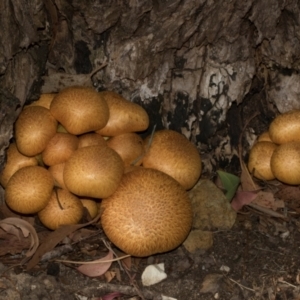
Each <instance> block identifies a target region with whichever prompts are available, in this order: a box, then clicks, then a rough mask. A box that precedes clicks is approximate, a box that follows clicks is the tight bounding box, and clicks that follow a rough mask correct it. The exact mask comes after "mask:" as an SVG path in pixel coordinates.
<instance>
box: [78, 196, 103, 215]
mask: <svg viewBox="0 0 300 300" xmlns="http://www.w3.org/2000/svg"><path fill="white" fill-rule="evenodd" d="M80 201H81V203H82V205H83V207H85V208H86V209H87V211H88V213H89V214H90V217H91V218H92V219H94V218H95V217H96V216H97V215H98V213H99V202H96V200H94V199H90V198H80Z"/></svg>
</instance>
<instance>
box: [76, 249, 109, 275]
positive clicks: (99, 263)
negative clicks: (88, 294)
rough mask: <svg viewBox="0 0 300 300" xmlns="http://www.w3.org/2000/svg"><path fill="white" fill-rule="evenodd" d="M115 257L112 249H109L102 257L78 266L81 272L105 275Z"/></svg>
mask: <svg viewBox="0 0 300 300" xmlns="http://www.w3.org/2000/svg"><path fill="white" fill-rule="evenodd" d="M112 259H113V253H112V251H109V252H108V254H107V255H106V256H104V257H102V258H100V259H97V260H93V261H92V262H90V263H91V264H84V265H81V266H79V267H78V268H77V270H78V271H79V272H81V273H82V274H84V275H87V276H89V277H98V276H101V275H103V274H104V273H105V272H106V271H107V270H108V269H109V268H110V266H111V264H112V262H111V261H110V260H112Z"/></svg>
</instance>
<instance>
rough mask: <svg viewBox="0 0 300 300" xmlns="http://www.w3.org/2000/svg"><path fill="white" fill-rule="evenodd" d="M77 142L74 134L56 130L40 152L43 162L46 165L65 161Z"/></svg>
mask: <svg viewBox="0 0 300 300" xmlns="http://www.w3.org/2000/svg"><path fill="white" fill-rule="evenodd" d="M78 143H79V141H78V137H77V136H76V135H73V134H70V133H62V132H57V133H56V134H55V135H54V136H53V138H52V139H51V140H50V141H49V143H48V144H47V146H46V148H45V149H44V151H43V152H42V159H43V162H44V163H45V164H46V165H47V166H52V165H57V164H61V163H63V162H65V161H66V160H68V159H69V157H70V156H71V154H72V153H73V152H74V151H75V150H76V149H77V148H78Z"/></svg>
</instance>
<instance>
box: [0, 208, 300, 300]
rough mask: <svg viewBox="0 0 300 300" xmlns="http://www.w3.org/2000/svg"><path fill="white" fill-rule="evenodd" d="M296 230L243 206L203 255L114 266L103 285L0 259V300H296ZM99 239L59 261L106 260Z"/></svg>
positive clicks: (50, 265)
mask: <svg viewBox="0 0 300 300" xmlns="http://www.w3.org/2000/svg"><path fill="white" fill-rule="evenodd" d="M292 220H295V219H292ZM298 225H299V224H298V223H297V221H294V222H292V221H291V222H290V223H287V222H283V221H281V220H279V219H275V218H271V217H269V216H266V215H264V214H261V213H259V212H257V211H253V210H251V209H250V208H245V209H244V210H243V212H241V213H239V214H238V217H237V221H236V223H235V225H234V227H233V228H232V229H231V230H229V231H217V232H215V233H214V245H213V247H212V248H211V249H209V250H208V251H199V252H198V253H193V254H191V253H188V252H187V251H186V250H185V249H184V247H179V248H178V249H176V250H174V251H171V252H169V253H164V254H160V255H155V256H152V257H148V258H143V259H132V261H131V263H132V265H131V269H130V270H126V269H124V268H123V267H122V265H121V264H119V263H117V262H115V263H113V265H112V266H111V268H110V270H111V271H112V273H111V274H115V275H116V276H115V277H114V278H113V279H112V280H111V281H110V282H109V283H108V282H107V278H105V277H104V276H101V277H97V278H89V277H87V276H85V275H83V274H81V273H80V272H78V271H77V270H76V268H75V267H74V266H76V265H69V264H64V263H59V262H54V261H48V262H45V263H40V264H39V265H37V266H36V267H35V268H34V269H32V270H30V271H26V270H25V266H23V267H21V266H18V267H11V268H9V269H8V267H9V266H10V265H11V264H12V263H13V262H15V261H16V260H17V259H18V258H17V257H12V256H5V257H2V259H1V261H2V263H3V265H2V266H1V267H0V272H1V277H0V299H22V300H23V299H24V300H26V299H30V300H32V299H39V300H40V299H43V300H44V299H45V300H46V299H64V300H68V299H70V300H71V299H72V300H73V299H94V300H95V299H112V298H105V297H104V296H105V295H107V294H110V293H113V292H120V293H121V294H122V296H120V297H119V298H115V299H162V298H161V295H164V296H168V297H172V298H175V299H178V300H183V299H189V300H196V299H224V300H227V299H231V300H233V299H234V300H238V299H278V300H279V299H283V300H284V299H300V278H299V272H300V268H299V249H300V233H299V228H298ZM103 237H104V236H103V234H102V233H99V234H98V235H97V236H94V237H91V238H88V239H86V240H83V241H81V242H79V243H76V244H75V245H73V246H72V251H70V252H69V253H67V254H65V255H63V256H62V257H60V259H69V260H76V261H77V260H80V261H83V260H85V261H87V260H95V259H97V258H100V257H103V256H105V253H106V252H107V250H106V248H105V246H104V244H103V242H102V238H103ZM161 262H163V263H164V264H165V271H166V273H167V275H168V277H167V278H166V279H165V280H163V281H162V282H160V283H158V284H155V285H153V286H150V287H147V288H145V287H143V286H142V283H141V274H142V272H143V270H144V269H145V267H146V266H147V265H149V264H153V263H161ZM101 297H102V298H101ZM165 299H171V298H165Z"/></svg>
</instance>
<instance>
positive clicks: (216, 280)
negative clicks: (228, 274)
mask: <svg viewBox="0 0 300 300" xmlns="http://www.w3.org/2000/svg"><path fill="white" fill-rule="evenodd" d="M222 277H223V276H222V275H220V274H208V275H206V276H205V278H204V281H203V282H202V287H201V290H200V293H202V294H206V293H212V294H215V293H216V292H217V291H218V290H219V288H220V280H221V278H222Z"/></svg>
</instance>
